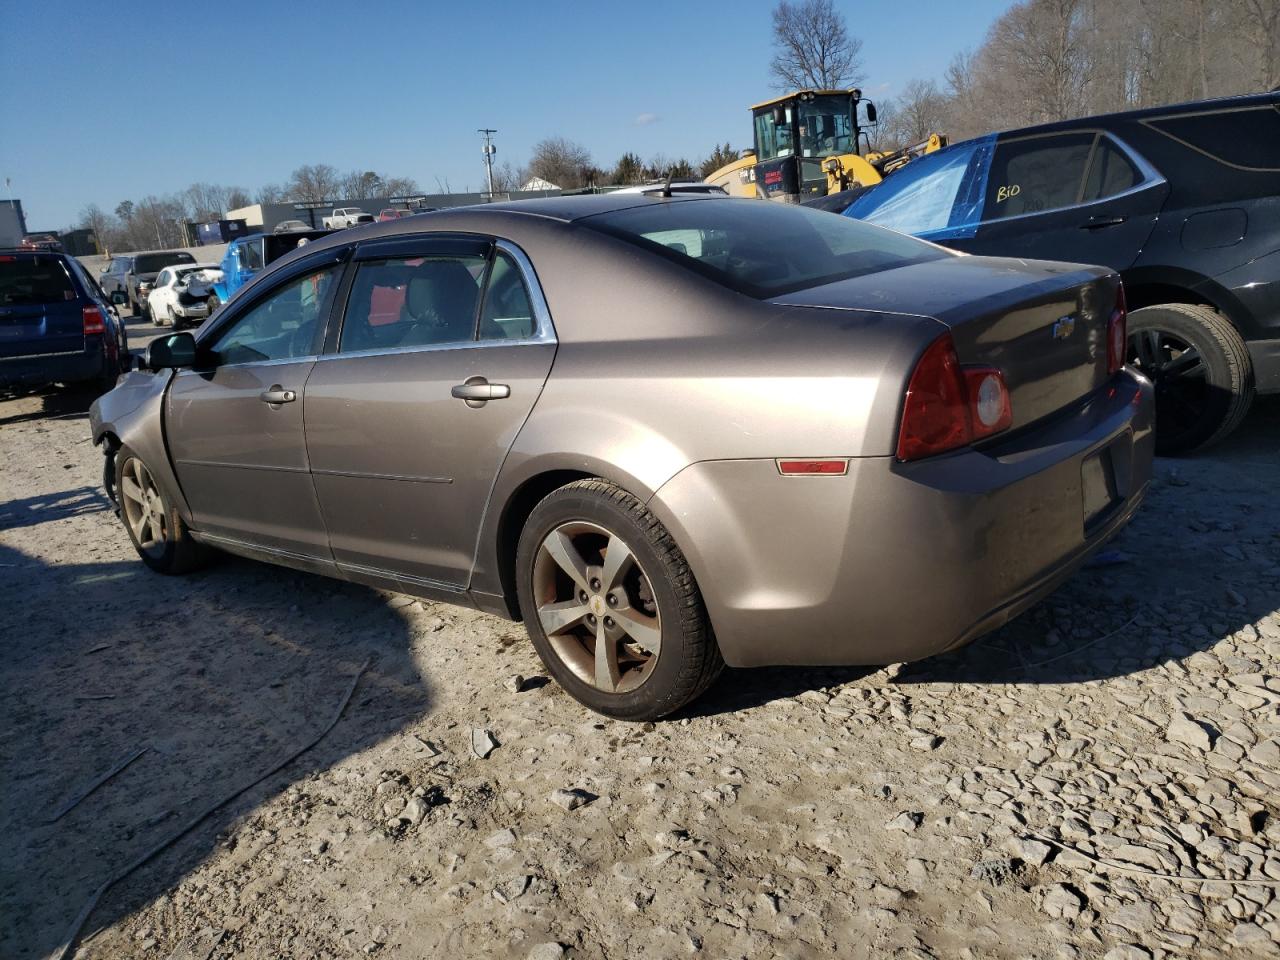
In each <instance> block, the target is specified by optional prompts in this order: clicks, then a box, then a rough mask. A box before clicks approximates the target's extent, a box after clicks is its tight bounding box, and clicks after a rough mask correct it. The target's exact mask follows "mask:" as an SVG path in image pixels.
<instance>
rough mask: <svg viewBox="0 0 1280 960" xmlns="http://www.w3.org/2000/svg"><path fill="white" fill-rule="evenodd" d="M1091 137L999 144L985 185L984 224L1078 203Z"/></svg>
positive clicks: (1011, 141) (1013, 141)
mask: <svg viewBox="0 0 1280 960" xmlns="http://www.w3.org/2000/svg"><path fill="white" fill-rule="evenodd" d="M1096 138H1097V135H1096V134H1094V133H1070V134H1063V135H1061V136H1052V137H1029V138H1026V139H1022V140H1007V141H1002V142H1000V143H999V144H997V146H996V153H995V158H994V159H993V160H992V161H991V173H990V175H989V177H988V180H987V192H986V204H985V206H984V208H983V209H984V215H983V219H984V220H1000V219H1003V218H1005V217H1016V216H1021V215H1022V214H1026V213H1040V212H1042V211H1044V210H1056V209H1058V208H1060V207H1069V206H1072V205H1073V204H1075V203H1077V202H1078V200H1079V197H1080V190H1081V186H1082V182H1083V180H1084V173H1085V167H1086V166H1087V165H1088V163H1089V155H1090V152H1091V151H1092V150H1093V144H1094V140H1095V139H1096Z"/></svg>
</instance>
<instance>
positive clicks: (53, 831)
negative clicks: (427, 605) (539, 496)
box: [0, 545, 432, 958]
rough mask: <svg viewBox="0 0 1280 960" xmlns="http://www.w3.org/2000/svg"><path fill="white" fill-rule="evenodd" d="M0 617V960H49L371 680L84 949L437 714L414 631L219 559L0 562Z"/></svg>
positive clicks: (307, 582) (8, 557)
mask: <svg viewBox="0 0 1280 960" xmlns="http://www.w3.org/2000/svg"><path fill="white" fill-rule="evenodd" d="M0 605H2V607H3V609H4V610H5V611H6V629H5V630H3V631H0V658H3V661H2V662H3V666H2V667H0V678H2V679H3V689H4V691H5V693H4V696H3V697H0V782H3V783H4V785H5V786H4V791H3V800H0V835H3V836H4V837H5V838H6V840H5V843H4V844H0V916H4V917H5V918H6V919H5V922H4V923H3V924H0V956H5V957H13V958H25V957H33V958H34V957H44V956H46V955H48V954H49V953H50V952H51V951H53V950H54V949H55V948H56V947H57V945H58V944H59V943H60V942H61V940H62V937H63V936H64V935H65V933H66V931H67V930H68V928H69V927H70V925H71V923H72V920H73V918H75V917H76V916H77V915H78V914H79V913H80V911H81V908H82V907H83V906H84V905H85V904H86V903H87V902H88V901H89V899H90V897H91V896H92V895H93V892H94V891H95V890H96V889H97V888H98V887H99V886H100V885H101V884H102V883H103V882H104V881H106V880H107V879H109V878H111V877H112V876H113V875H115V874H116V873H117V872H118V871H120V870H121V869H122V868H123V867H124V866H125V865H126V864H129V863H131V862H133V861H134V860H135V858H137V857H138V856H139V855H140V854H141V853H143V852H145V851H147V850H150V849H151V848H153V847H155V846H156V845H157V844H159V843H160V842H161V841H163V840H165V839H167V838H169V837H171V836H173V835H174V834H176V833H177V832H178V831H179V830H180V829H181V827H182V826H183V825H185V824H186V823H187V822H188V821H189V820H190V819H192V818H193V817H194V816H195V815H196V814H198V813H200V812H203V811H205V810H207V809H208V808H209V807H211V806H212V805H214V804H215V803H217V802H218V800H220V799H222V798H224V797H226V796H228V795H229V794H231V793H232V792H233V791H234V790H235V789H236V788H237V787H239V786H242V785H244V784H246V783H249V782H251V781H252V780H253V779H254V778H255V777H256V776H257V775H259V774H260V773H261V772H265V771H266V770H269V769H271V768H272V767H273V766H274V765H275V764H276V763H277V762H278V761H279V760H280V759H281V758H282V757H285V756H288V755H289V754H290V753H292V752H293V751H294V750H296V749H297V748H298V747H299V746H302V745H303V744H305V743H307V742H308V741H310V740H311V739H312V738H313V737H314V736H315V735H316V733H317V732H319V731H320V730H323V729H324V727H325V726H326V725H327V724H328V723H329V721H330V720H331V719H332V717H333V715H334V711H335V709H336V708H337V706H338V704H339V703H340V701H341V698H342V696H343V694H344V693H345V691H346V690H347V688H348V687H349V685H350V683H351V681H352V678H353V677H354V676H355V674H356V672H357V671H358V670H359V668H360V665H361V664H362V663H364V662H365V661H366V660H367V661H368V667H367V669H366V670H365V672H364V673H363V675H362V676H361V679H360V681H359V684H358V687H357V688H356V690H355V694H354V696H353V698H352V699H351V701H350V703H349V704H348V706H347V708H346V710H345V711H344V714H343V716H342V718H341V719H340V721H339V722H338V723H337V725H336V726H335V727H334V728H333V730H332V731H331V732H330V733H329V734H327V735H326V736H325V737H324V738H323V739H322V740H321V741H320V743H319V744H317V745H316V747H315V748H314V749H312V750H309V751H307V752H306V753H304V754H303V755H302V756H300V757H299V758H297V759H296V760H294V761H293V762H291V763H289V764H288V765H287V766H285V767H284V768H283V769H282V770H280V771H279V772H278V773H276V774H274V775H273V776H271V777H269V778H268V779H267V780H265V781H264V782H263V783H261V784H259V785H258V786H256V787H253V788H252V789H250V790H249V791H248V792H246V793H245V794H244V795H243V796H241V797H239V798H238V799H237V800H235V801H233V802H232V803H230V804H228V805H227V806H226V807H223V808H221V809H219V810H217V811H216V812H215V813H214V814H213V815H211V816H210V817H208V818H207V819H206V820H205V821H203V822H202V823H201V824H200V825H199V826H198V827H196V828H195V829H194V830H193V831H192V832H191V833H190V834H187V835H186V836H185V837H183V839H181V840H180V841H179V842H178V843H176V844H175V845H174V846H172V847H170V848H169V849H167V850H166V851H165V852H164V853H163V854H162V855H161V856H159V857H157V858H156V860H154V861H153V862H152V863H150V864H148V865H146V866H144V867H142V868H141V869H139V870H137V871H135V872H133V873H132V874H131V875H130V876H129V877H128V878H127V879H126V880H125V881H124V882H122V883H120V884H119V885H117V886H116V887H114V888H113V889H112V890H110V891H109V892H108V893H107V894H106V895H105V896H104V897H103V898H102V900H101V902H100V903H99V904H98V906H97V908H96V909H94V910H93V912H92V913H91V915H90V916H89V918H88V922H87V923H86V925H85V927H84V929H83V931H82V938H86V937H89V936H91V935H92V934H93V932H94V931H96V930H99V929H102V928H104V927H106V926H109V925H111V924H113V923H116V922H117V921H119V920H121V919H122V918H124V917H126V916H128V915H129V914H131V913H132V912H134V911H136V910H137V909H140V908H141V907H143V906H145V905H146V904H148V903H151V902H152V901H154V900H155V899H156V898H157V897H159V896H161V895H162V894H164V893H165V892H166V891H168V890H170V889H171V888H172V887H173V886H175V885H176V884H177V883H178V882H179V881H180V880H181V879H182V878H183V877H184V876H186V875H187V874H188V873H190V872H191V871H193V870H194V869H196V868H197V867H198V866H199V865H200V864H201V863H202V862H203V861H204V860H205V859H206V858H208V857H209V856H210V855H211V854H212V853H213V852H214V851H215V849H216V848H217V843H218V837H219V833H220V832H223V831H227V830H228V829H229V828H230V827H231V825H233V824H234V823H235V822H236V820H237V818H238V817H241V816H244V815H246V814H248V813H249V812H250V811H252V810H253V809H254V808H256V807H257V806H258V805H260V804H262V803H263V802H265V801H266V800H268V799H269V798H271V797H272V796H274V795H276V794H278V793H280V792H282V791H284V790H286V789H288V788H290V787H291V786H292V785H294V784H296V783H299V782H300V781H304V780H306V779H307V778H308V777H310V776H312V775H313V774H314V773H315V772H316V771H319V770H323V769H328V768H329V767H331V766H333V765H334V764H336V763H339V762H340V761H342V760H343V759H344V758H346V757H347V756H349V755H351V754H353V753H355V752H358V751H359V750H361V749H365V748H367V747H368V746H369V744H370V743H371V742H377V741H380V740H384V739H386V738H387V737H389V736H392V735H394V734H395V733H397V732H398V731H401V730H402V729H403V728H404V727H406V726H407V725H409V724H411V723H413V722H414V721H415V720H417V719H419V718H420V717H421V716H422V715H423V714H424V713H426V712H427V711H429V709H430V707H431V700H432V697H431V693H430V690H429V688H428V684H427V682H426V680H425V678H424V677H423V676H422V675H421V674H420V672H419V670H418V667H417V665H416V661H415V658H414V655H413V649H412V647H413V641H414V633H413V627H412V611H411V610H410V609H408V608H404V607H400V606H399V605H398V603H392V602H391V601H389V600H388V598H387V597H386V596H384V595H382V594H379V593H377V592H375V591H373V590H370V589H366V588H363V587H360V586H356V585H354V584H349V583H342V582H336V581H334V580H331V579H327V578H322V577H318V576H312V575H309V574H303V573H295V572H292V571H287V570H282V569H280V568H275V567H268V566H264V565H262V564H257V563H254V562H251V561H247V560H236V559H230V558H228V559H225V560H222V561H220V562H217V563H215V564H214V565H213V566H211V567H210V568H208V569H206V570H204V571H202V572H200V573H196V574H193V575H191V576H188V577H163V576H158V575H156V574H153V573H151V572H150V571H148V570H147V569H146V568H145V567H144V566H143V565H142V564H141V563H139V562H137V561H135V560H129V561H113V562H88V563H79V564H67V565H63V564H58V565H50V564H46V563H44V562H42V561H41V560H39V559H37V558H35V557H32V556H29V555H27V554H25V553H23V552H20V551H18V550H15V549H12V548H11V547H7V546H3V545H0ZM138 751H143V752H142V753H141V755H139V756H137V757H136V759H134V760H133V761H132V762H131V763H129V764H128V765H127V766H125V767H124V768H123V769H122V770H120V771H119V772H118V773H116V774H115V775H114V776H112V777H111V778H110V779H109V780H107V781H106V782H105V783H103V784H102V786H100V787H99V788H98V789H96V790H94V791H93V792H92V793H91V794H89V795H88V796H87V797H86V798H85V799H84V800H83V801H82V802H80V803H79V804H78V805H76V806H74V807H73V808H72V809H70V810H69V811H68V812H66V814H65V815H64V816H61V817H60V818H58V819H56V820H54V821H53V822H50V820H52V819H53V818H54V816H55V814H56V813H57V812H58V811H59V810H60V809H61V808H62V807H64V806H65V805H66V803H67V802H68V801H69V800H72V799H74V798H75V797H77V796H78V795H80V794H82V793H83V792H84V791H85V789H86V788H88V787H89V786H90V785H91V784H93V783H94V781H95V780H96V779H98V778H99V777H100V776H101V775H103V774H104V773H107V772H108V771H110V770H112V769H113V767H115V766H116V765H117V764H118V763H120V762H121V761H122V760H124V759H127V758H129V757H130V756H132V755H134V754H136V753H137V752H138Z"/></svg>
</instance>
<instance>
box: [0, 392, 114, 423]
mask: <svg viewBox="0 0 1280 960" xmlns="http://www.w3.org/2000/svg"><path fill="white" fill-rule="evenodd" d="M101 394H102V391H101V390H94V389H89V388H86V387H82V386H73V387H57V386H53V387H41V388H40V389H38V390H30V391H10V392H8V393H6V394H4V395H3V396H2V397H0V399H5V400H15V399H21V400H23V401H25V402H23V403H21V404H20V405H19V407H20V409H19V410H18V412H17V413H11V414H9V415H8V416H4V417H0V427H3V426H8V425H10V424H16V423H28V422H31V421H33V420H76V419H79V418H81V417H84V418H87V417H88V416H89V407H91V406H92V405H93V401H94V400H96V399H98V397H99V396H101Z"/></svg>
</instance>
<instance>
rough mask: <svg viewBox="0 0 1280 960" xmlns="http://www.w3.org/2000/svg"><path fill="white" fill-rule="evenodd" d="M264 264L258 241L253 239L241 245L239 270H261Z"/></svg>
mask: <svg viewBox="0 0 1280 960" xmlns="http://www.w3.org/2000/svg"><path fill="white" fill-rule="evenodd" d="M264 266H265V264H264V263H263V262H262V245H261V242H260V241H257V240H254V241H252V242H251V243H246V244H242V245H241V247H240V269H241V270H261V269H262V268H263V267H264Z"/></svg>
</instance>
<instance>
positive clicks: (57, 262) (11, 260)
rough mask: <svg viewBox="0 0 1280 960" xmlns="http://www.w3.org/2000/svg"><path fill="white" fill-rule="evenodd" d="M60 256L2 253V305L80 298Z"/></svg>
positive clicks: (9, 305)
mask: <svg viewBox="0 0 1280 960" xmlns="http://www.w3.org/2000/svg"><path fill="white" fill-rule="evenodd" d="M77 297H78V294H77V293H76V288H75V287H74V286H72V284H71V276H70V275H69V274H68V273H67V268H66V265H65V264H63V262H62V260H61V258H59V257H40V256H35V257H0V307H13V306H19V305H21V304H32V303H65V302H66V301H68V300H75V299H77Z"/></svg>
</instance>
